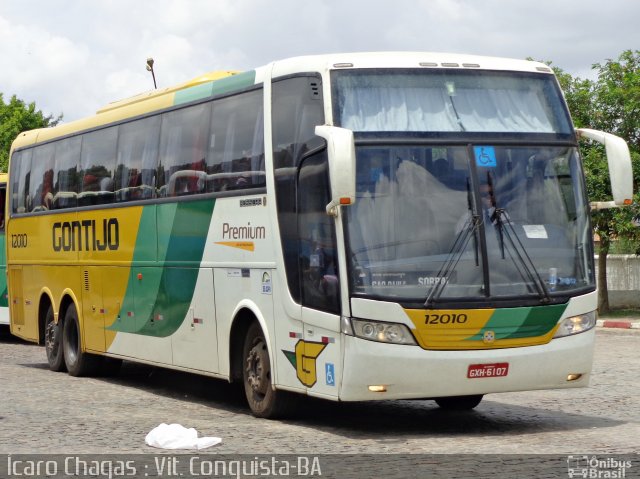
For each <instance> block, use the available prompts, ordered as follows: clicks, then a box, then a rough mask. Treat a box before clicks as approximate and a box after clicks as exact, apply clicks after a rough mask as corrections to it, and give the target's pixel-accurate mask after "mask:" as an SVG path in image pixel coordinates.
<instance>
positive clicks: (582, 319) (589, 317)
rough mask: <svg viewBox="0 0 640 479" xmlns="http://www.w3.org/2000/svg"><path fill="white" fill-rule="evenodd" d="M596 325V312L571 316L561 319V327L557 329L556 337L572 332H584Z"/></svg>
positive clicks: (568, 334)
mask: <svg viewBox="0 0 640 479" xmlns="http://www.w3.org/2000/svg"><path fill="white" fill-rule="evenodd" d="M595 325H596V312H595V311H591V312H590V313H586V314H580V315H578V316H571V317H569V318H564V319H563V320H562V321H560V327H559V328H558V330H557V331H556V334H555V335H554V336H553V337H554V338H562V337H563V336H570V335H572V334H578V333H583V332H585V331H588V330H590V329H591V328H593V327H594V326H595Z"/></svg>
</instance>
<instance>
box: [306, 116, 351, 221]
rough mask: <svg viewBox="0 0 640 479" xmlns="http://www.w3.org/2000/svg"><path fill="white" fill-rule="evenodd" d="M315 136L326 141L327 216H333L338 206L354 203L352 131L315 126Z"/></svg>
mask: <svg viewBox="0 0 640 479" xmlns="http://www.w3.org/2000/svg"><path fill="white" fill-rule="evenodd" d="M315 131H316V135H318V136H320V137H322V138H324V139H325V140H327V156H328V157H329V181H330V182H331V201H330V202H329V204H328V205H327V214H329V215H332V216H335V215H336V214H337V213H336V209H337V207H338V205H352V204H353V203H355V201H356V151H355V144H354V141H353V131H351V130H347V129H345V128H338V127H335V126H328V125H320V126H316V130H315Z"/></svg>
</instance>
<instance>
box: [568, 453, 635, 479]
mask: <svg viewBox="0 0 640 479" xmlns="http://www.w3.org/2000/svg"><path fill="white" fill-rule="evenodd" d="M630 468H631V461H625V460H622V459H616V458H613V457H607V458H606V459H599V458H598V457H596V456H588V455H582V456H568V457H567V475H568V476H569V477H572V478H573V477H582V478H584V479H586V478H593V479H622V478H626V477H627V469H630Z"/></svg>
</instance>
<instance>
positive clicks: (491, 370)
mask: <svg viewBox="0 0 640 479" xmlns="http://www.w3.org/2000/svg"><path fill="white" fill-rule="evenodd" d="M507 374H509V363H492V364H471V365H470V366H469V369H468V370H467V377H468V378H471V379H475V378H500V377H504V376H506V375H507Z"/></svg>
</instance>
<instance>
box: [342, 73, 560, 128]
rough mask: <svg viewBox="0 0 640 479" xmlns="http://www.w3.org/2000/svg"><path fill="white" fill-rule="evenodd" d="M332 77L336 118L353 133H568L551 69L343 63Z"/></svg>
mask: <svg viewBox="0 0 640 479" xmlns="http://www.w3.org/2000/svg"><path fill="white" fill-rule="evenodd" d="M332 81H333V83H334V97H333V107H334V116H335V117H336V125H337V126H342V127H343V128H348V129H350V130H353V131H356V132H371V131H396V132H398V131H401V132H494V133H496V132H497V133H505V132H517V133H556V134H572V133H573V131H572V128H571V122H570V119H569V116H568V115H567V112H566V109H565V108H564V102H563V100H562V95H561V93H560V90H559V88H558V86H557V84H556V81H555V78H554V76H553V75H549V74H531V73H515V72H491V71H489V72H486V71H485V72H481V71H468V70H453V71H452V70H433V69H420V70H399V71H397V70H376V71H375V72H373V71H370V70H345V71H334V72H333V73H332Z"/></svg>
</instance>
